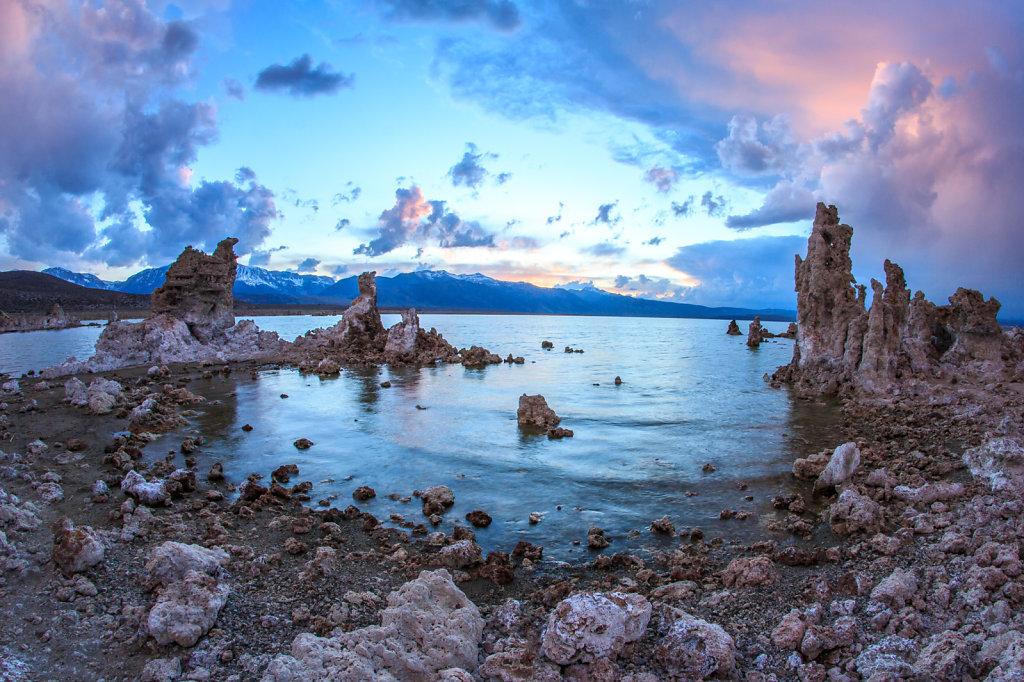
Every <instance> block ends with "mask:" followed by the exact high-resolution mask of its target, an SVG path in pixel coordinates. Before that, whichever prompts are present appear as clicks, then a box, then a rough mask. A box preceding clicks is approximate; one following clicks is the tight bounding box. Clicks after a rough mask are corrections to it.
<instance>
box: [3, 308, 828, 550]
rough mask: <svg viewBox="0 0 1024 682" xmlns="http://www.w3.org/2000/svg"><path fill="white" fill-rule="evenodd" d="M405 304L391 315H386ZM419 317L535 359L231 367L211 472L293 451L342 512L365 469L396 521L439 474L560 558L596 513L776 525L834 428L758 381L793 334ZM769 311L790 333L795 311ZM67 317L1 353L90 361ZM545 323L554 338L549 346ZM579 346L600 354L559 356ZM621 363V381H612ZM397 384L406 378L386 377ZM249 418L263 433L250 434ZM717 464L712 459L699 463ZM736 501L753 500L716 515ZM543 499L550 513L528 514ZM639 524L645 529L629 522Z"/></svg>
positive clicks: (203, 416)
mask: <svg viewBox="0 0 1024 682" xmlns="http://www.w3.org/2000/svg"><path fill="white" fill-rule="evenodd" d="M255 319H256V322H257V324H258V325H259V326H260V328H261V329H268V330H274V331H278V332H279V333H281V335H282V336H283V337H284V338H288V339H291V338H294V337H295V336H297V335H299V334H300V333H302V332H304V331H305V330H307V329H309V328H310V327H311V326H316V327H320V326H328V325H331V324H333V323H334V322H335V321H336V320H337V319H338V318H336V317H308V316H301V317H300V316H296V317H262V318H255ZM398 319H399V317H398V316H397V315H385V316H384V324H385V326H389V325H391V324H394V323H395V322H397V321H398ZM420 319H421V324H422V325H423V326H425V327H427V328H429V327H431V326H433V327H436V328H437V329H438V330H439V331H441V332H442V333H443V334H444V336H445V338H447V339H448V340H449V342H451V343H452V344H453V345H455V346H456V347H468V346H469V345H471V344H477V345H482V346H484V347H486V348H488V349H490V350H491V351H492V352H495V353H498V354H500V355H501V356H502V357H504V356H506V355H508V354H509V353H512V354H513V355H522V356H524V357H525V358H526V364H525V365H504V364H502V365H494V366H490V367H487V368H485V369H466V368H464V367H462V366H461V365H443V366H433V367H427V368H405V367H395V368H389V367H380V368H376V367H371V368H358V369H346V370H345V371H343V372H342V374H341V375H340V377H337V378H333V379H326V380H321V379H320V378H318V377H315V376H303V375H301V374H299V373H298V371H296V370H291V369H272V370H267V371H263V372H261V373H260V374H259V375H258V376H257V378H256V379H252V378H251V377H250V376H249V374H248V373H245V376H242V375H241V374H242V373H235V374H233V375H231V376H229V377H223V376H222V375H219V374H218V375H217V376H216V377H215V378H213V379H210V380H203V381H198V382H196V383H195V384H193V385H192V386H191V387H190V388H191V389H192V390H193V391H195V392H197V393H199V394H201V395H203V396H205V397H206V398H208V399H210V400H216V401H220V402H219V403H218V404H212V405H203V406H199V408H198V413H199V414H198V415H197V416H196V417H194V418H193V424H192V426H191V429H194V430H197V431H198V432H200V433H202V434H203V436H204V438H205V439H206V444H205V445H204V446H203V447H202V448H201V449H200V450H199V451H197V452H198V458H199V464H198V466H199V468H200V473H203V474H204V473H205V471H206V470H207V469H208V468H209V466H210V465H211V464H212V462H214V461H222V462H223V463H224V468H225V471H226V473H227V476H228V479H229V480H231V481H232V482H235V483H238V482H240V481H242V480H244V478H245V477H246V476H247V475H248V474H249V473H251V472H258V473H261V474H263V475H264V476H265V477H267V478H268V479H269V474H270V472H271V471H272V470H273V469H275V468H276V467H278V466H280V465H281V464H286V463H294V464H297V465H298V466H299V469H300V475H299V478H298V480H310V481H312V482H313V483H314V489H313V492H312V495H313V503H314V504H316V502H317V501H319V500H321V499H325V498H326V499H331V500H332V504H333V505H334V506H338V507H341V508H343V507H345V506H347V505H348V504H352V503H353V500H352V497H351V495H352V491H353V490H355V488H357V487H358V486H362V485H368V486H371V487H372V488H374V489H375V490H376V492H377V497H376V498H375V499H372V500H369V501H366V502H361V503H356V504H357V505H358V506H359V507H360V508H361V509H364V510H366V511H370V512H372V513H373V514H375V515H376V516H377V517H378V518H380V519H382V520H385V521H386V520H387V519H388V518H389V515H390V514H400V515H402V516H404V517H405V519H407V520H409V521H413V522H416V523H421V522H425V517H423V515H422V513H421V511H420V505H419V502H418V500H417V499H415V498H414V499H413V500H412V501H411V502H409V503H402V502H400V501H393V500H391V499H389V498H388V496H389V495H390V494H393V493H394V494H397V495H398V496H401V497H405V496H408V495H411V494H412V492H413V490H414V489H423V488H426V487H428V486H430V485H436V484H443V485H447V486H449V487H450V488H451V489H452V490H453V491H454V492H455V506H454V507H452V508H451V509H450V510H449V511H448V512H447V513H446V514H445V522H444V523H443V524H442V525H441V526H440V527H439V529H440V530H444V531H446V532H450V531H451V529H452V526H453V524H454V523H461V524H463V525H466V522H465V520H464V517H465V514H466V513H468V512H470V511H473V510H475V509H482V510H484V511H486V512H487V513H489V514H490V515H491V516H492V517H493V519H494V522H493V523H492V525H491V526H490V527H489V528H487V529H483V530H479V531H477V537H478V539H479V541H480V543H481V544H482V545H483V546H484V548H485V549H486V550H490V549H503V550H505V551H509V550H511V548H512V546H513V545H514V544H515V542H516V541H518V540H520V539H525V540H528V541H530V542H533V543H535V544H542V545H544V546H545V557H548V558H555V559H563V560H574V559H582V558H585V557H586V556H588V555H589V552H588V550H587V549H586V546H585V545H586V534H587V529H588V528H589V527H590V526H592V525H597V526H600V527H602V528H604V529H605V531H606V535H607V536H608V537H610V538H611V539H612V545H611V547H610V548H609V549H608V550H607V551H618V550H622V549H626V548H636V547H638V546H641V545H642V546H657V545H658V544H659V543H661V544H663V545H664V544H665V543H666V542H667V541H665V540H659V539H657V538H654V537H652V536H651V534H650V533H649V532H647V528H648V526H649V524H650V522H651V521H652V520H653V519H656V518H659V517H661V516H668V517H669V518H670V519H672V520H673V521H674V522H675V524H676V526H677V527H683V526H686V527H690V526H696V527H700V528H702V529H704V531H705V532H706V533H707V534H708V535H709V536H712V537H716V536H721V537H725V538H727V539H735V540H740V541H746V542H749V541H752V540H755V539H762V538H763V537H764V533H765V531H764V528H763V524H764V521H765V520H766V519H767V518H769V517H774V514H775V512H774V510H773V509H772V508H771V505H770V500H771V497H772V496H774V495H776V494H779V493H780V492H785V491H788V490H790V489H791V487H792V480H791V479H792V477H791V476H790V475H789V473H788V472H789V471H790V470H791V466H792V462H793V460H794V459H795V458H796V457H798V456H803V455H806V454H807V453H809V452H814V451H817V450H819V449H821V448H823V447H835V446H836V445H838V444H839V442H838V440H836V439H837V438H838V435H836V430H835V425H836V422H837V412H836V410H835V409H834V408H833V407H830V406H828V405H825V404H823V403H813V402H807V401H794V400H791V398H790V396H789V393H788V392H787V391H785V390H778V389H772V388H770V387H769V386H768V385H767V384H766V383H765V382H764V381H763V380H762V375H763V374H764V373H765V372H769V373H770V372H772V371H773V370H774V369H775V368H776V367H777V366H779V365H782V364H785V363H786V362H788V361H789V360H790V358H791V357H792V341H789V340H786V339H777V340H774V342H769V343H766V344H762V346H761V347H760V348H759V349H758V350H756V351H752V350H750V349H748V348H747V347H746V345H745V338H746V337H745V335H744V336H739V337H731V336H727V335H726V334H725V328H726V325H727V322H725V321H720V320H685V319H650V318H605V317H561V316H524V315H514V316H513V315H509V316H496V315H479V316H477V315H427V314H425V315H421V317H420ZM745 326H746V325H745V324H744V325H742V327H743V328H745ZM767 326H768V328H769V329H771V330H772V331H782V330H784V328H785V326H786V324H785V323H768V324H767ZM67 331H68V332H73V333H72V334H69V333H67V332H37V333H27V334H6V335H3V336H2V337H0V362H3V363H4V365H3V366H4V367H5V368H14V371H18V369H27V368H29V367H32V368H35V369H39V368H42V367H43V366H46V365H47V364H53V363H55V362H58V361H60V360H62V359H64V358H65V357H66V356H67V355H70V354H78V355H79V356H80V357H84V356H87V355H88V354H89V352H88V348H86V350H85V351H84V352H83V351H82V350H81V348H82V344H84V343H85V338H87V337H88V336H89V334H90V333H91V334H92V338H93V340H94V339H95V337H96V336H98V334H99V330H98V329H95V328H89V329H77V330H67ZM32 339H35V341H34V342H32ZM545 339H546V340H550V341H552V342H553V343H554V345H555V349H554V350H551V351H544V350H542V349H541V341H542V340H545ZM44 341H45V343H44ZM565 346H572V347H574V348H582V349H583V350H584V351H585V352H584V353H564V352H563V351H562V349H563V348H564V347H565ZM22 354H23V355H22ZM19 362H20V363H21V364H18V363H19ZM616 376H621V377H622V380H623V383H622V385H620V386H616V385H614V379H615V377H616ZM384 381H390V382H391V387H390V388H382V387H381V386H380V384H381V382H384ZM523 393H529V394H535V393H541V394H543V395H544V396H545V397H546V398H547V402H548V404H549V405H550V406H551V407H552V409H554V411H555V412H556V413H557V414H558V415H559V416H561V417H562V426H564V427H566V428H569V429H572V430H573V431H575V434H576V435H575V437H574V438H567V439H564V440H548V439H547V437H546V436H543V435H525V434H523V433H521V432H520V430H519V428H518V427H517V424H516V408H517V406H518V399H519V396H520V395H521V394H523ZM281 394H287V395H288V396H289V398H287V399H282V398H281V397H280V396H281ZM421 408H425V409H421ZM244 424H251V425H252V426H253V427H254V429H253V430H252V431H251V432H244V431H242V429H241V427H242V426H243V425H244ZM188 431H189V430H188V429H186V430H183V431H182V432H180V433H174V434H168V435H167V436H165V437H163V438H161V439H160V440H158V441H156V442H154V443H153V444H151V446H150V447H149V453H150V454H151V456H153V457H159V456H162V455H163V454H164V453H167V452H168V451H169V450H171V449H176V446H177V444H178V443H179V442H180V440H181V439H182V438H183V437H185V436H186V435H187V433H188ZM300 437H305V438H309V439H310V440H312V441H313V442H314V443H315V445H314V446H313V447H312V448H310V449H309V450H306V451H299V450H296V449H295V447H294V446H293V445H292V443H293V441H295V440H296V439H297V438H300ZM705 463H710V464H711V465H712V466H714V467H715V471H714V472H712V473H705V472H703V471H702V467H703V465H704V464H705ZM743 485H745V486H746V489H745V490H740V487H741V486H743ZM688 493H689V495H688ZM746 496H752V497H753V500H746V499H744V498H745V497H746ZM723 508H730V509H734V510H745V511H749V512H751V516H750V518H749V519H746V520H742V521H741V520H728V521H720V520H719V514H720V512H721V511H722V509H723ZM534 511H538V512H542V513H543V514H544V519H543V521H542V522H541V523H540V524H538V525H535V526H530V525H529V523H528V515H529V513H530V512H534ZM634 529H636V530H641V531H642V532H641V533H640V534H639V535H635V536H634V537H630V535H629V531H631V530H634ZM783 539H785V538H780V540H783ZM574 540H579V541H581V542H582V546H574V545H573V544H572V542H573V541H574Z"/></svg>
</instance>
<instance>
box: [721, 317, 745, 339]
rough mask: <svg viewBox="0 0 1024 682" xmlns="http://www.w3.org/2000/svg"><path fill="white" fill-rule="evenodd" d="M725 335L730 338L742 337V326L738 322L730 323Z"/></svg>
mask: <svg viewBox="0 0 1024 682" xmlns="http://www.w3.org/2000/svg"><path fill="white" fill-rule="evenodd" d="M725 333H726V334H728V335H729V336H742V335H743V332H741V331H740V326H739V325H738V324H736V320H732V321H730V322H729V328H728V329H726V330H725Z"/></svg>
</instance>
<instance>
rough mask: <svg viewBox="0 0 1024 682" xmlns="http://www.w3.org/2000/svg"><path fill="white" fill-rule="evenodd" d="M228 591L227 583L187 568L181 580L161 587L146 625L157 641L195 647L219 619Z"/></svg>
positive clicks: (163, 643) (164, 643)
mask: <svg viewBox="0 0 1024 682" xmlns="http://www.w3.org/2000/svg"><path fill="white" fill-rule="evenodd" d="M229 591H230V590H229V588H228V586H227V585H225V584H222V583H221V582H220V581H219V580H217V579H216V578H214V577H212V576H209V575H207V574H205V573H201V572H199V571H188V572H186V573H185V577H184V578H183V579H182V580H178V581H175V582H172V583H171V584H170V585H167V586H165V587H163V588H162V589H161V590H160V594H159V596H158V597H157V601H156V604H154V605H153V608H152V609H150V612H149V616H148V617H147V619H146V628H147V630H148V631H149V634H150V635H152V636H153V638H154V639H155V640H156V641H157V644H160V645H167V644H170V643H171V642H174V643H175V644H177V645H179V646H183V647H190V646H194V645H195V643H196V642H198V641H199V638H200V637H202V636H203V635H205V634H206V633H207V632H209V631H210V628H212V627H213V624H214V623H215V622H216V621H217V615H218V614H219V613H220V610H221V608H223V607H224V604H226V603H227V600H228V593H229Z"/></svg>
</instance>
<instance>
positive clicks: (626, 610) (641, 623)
mask: <svg viewBox="0 0 1024 682" xmlns="http://www.w3.org/2000/svg"><path fill="white" fill-rule="evenodd" d="M650 619H651V605H650V602H648V601H647V600H646V599H645V598H644V597H643V596H641V595H638V594H623V593H621V592H612V593H609V594H600V593H596V594H591V593H586V592H584V593H580V594H574V595H572V596H571V597H569V598H567V599H565V600H563V601H562V602H561V603H560V604H559V605H558V606H557V607H556V608H555V610H554V611H552V612H551V615H550V616H549V617H548V622H547V627H546V628H545V630H544V641H543V644H542V646H541V652H542V653H543V654H544V655H545V656H547V658H549V659H550V660H552V661H554V662H555V663H558V664H559V665H570V664H573V663H590V662H592V661H595V660H597V659H599V658H614V657H615V656H618V655H619V653H620V652H621V651H622V648H623V647H624V646H625V645H626V644H627V643H629V642H633V641H636V640H638V639H640V638H641V637H643V634H644V631H645V630H646V629H647V623H648V622H649V621H650Z"/></svg>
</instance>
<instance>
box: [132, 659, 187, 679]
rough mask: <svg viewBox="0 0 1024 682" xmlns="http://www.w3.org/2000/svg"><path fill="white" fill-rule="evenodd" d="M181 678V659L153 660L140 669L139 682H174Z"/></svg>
mask: <svg viewBox="0 0 1024 682" xmlns="http://www.w3.org/2000/svg"><path fill="white" fill-rule="evenodd" d="M180 677H181V659H178V658H154V659H153V660H151V661H149V662H148V663H146V665H145V666H144V667H143V668H142V674H141V676H140V681H141V682H174V680H177V679H178V678H180Z"/></svg>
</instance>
